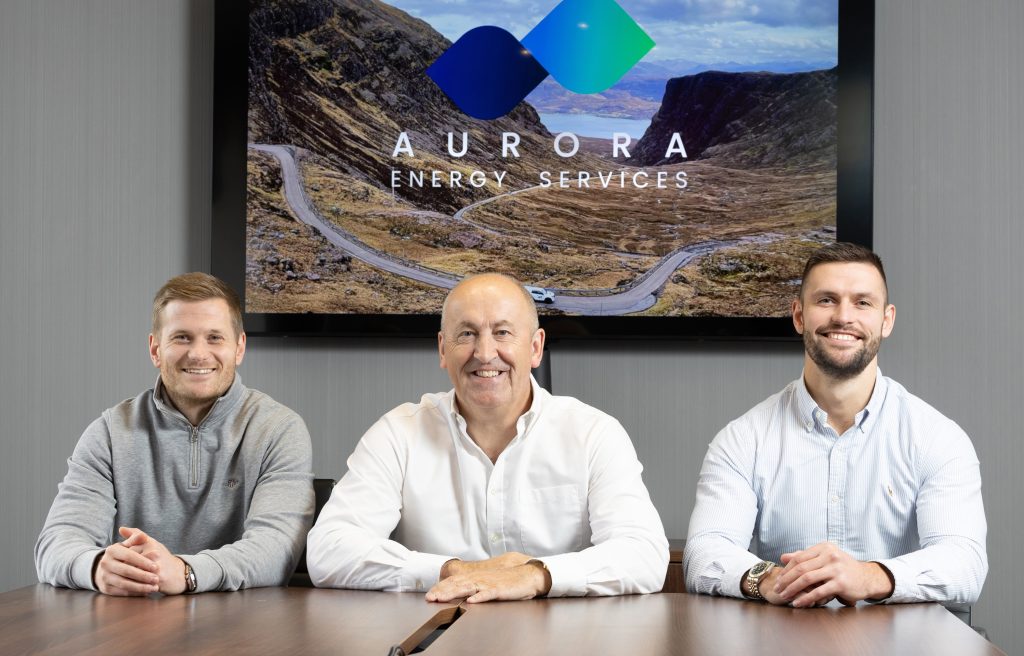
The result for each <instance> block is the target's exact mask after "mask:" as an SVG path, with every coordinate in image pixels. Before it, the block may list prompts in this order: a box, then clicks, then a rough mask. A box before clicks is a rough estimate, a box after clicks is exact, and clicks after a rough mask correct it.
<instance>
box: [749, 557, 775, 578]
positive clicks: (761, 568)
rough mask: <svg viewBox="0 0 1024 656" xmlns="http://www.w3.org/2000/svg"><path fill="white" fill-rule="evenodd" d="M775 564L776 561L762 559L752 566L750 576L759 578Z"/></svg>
mask: <svg viewBox="0 0 1024 656" xmlns="http://www.w3.org/2000/svg"><path fill="white" fill-rule="evenodd" d="M774 566H775V563H770V562H768V561H766V560H762V561H761V562H759V563H758V564H756V565H754V566H753V567H751V568H750V576H751V577H752V578H757V577H759V576H761V575H763V574H764V573H765V572H767V571H768V570H769V569H771V568H772V567H774Z"/></svg>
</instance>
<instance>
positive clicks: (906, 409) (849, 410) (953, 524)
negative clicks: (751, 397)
mask: <svg viewBox="0 0 1024 656" xmlns="http://www.w3.org/2000/svg"><path fill="white" fill-rule="evenodd" d="M895 318H896V308H895V307H894V306H893V305H891V304H890V303H889V301H888V290H887V288H886V281H885V271H884V269H883V268H882V263H881V261H880V260H879V259H878V256H877V255H875V254H874V253H872V252H871V251H870V250H868V249H866V248H863V247H861V246H856V245H853V244H845V243H837V244H834V245H830V246H827V247H825V248H823V249H821V250H819V251H817V252H816V253H815V254H813V255H812V256H811V258H810V259H809V260H808V262H807V265H806V267H805V268H804V277H803V284H802V286H801V289H800V296H799V298H798V299H797V300H795V301H794V302H793V324H794V325H795V326H796V330H797V332H799V333H800V334H802V335H803V340H804V351H805V355H804V371H803V376H801V378H799V379H798V380H796V381H794V382H792V383H790V384H789V385H788V386H787V387H786V388H785V389H783V390H782V391H781V392H779V393H778V394H775V395H774V396H771V397H769V398H768V399H767V400H765V401H764V402H762V403H760V404H759V405H757V406H755V407H754V408H753V409H751V410H750V411H749V412H747V413H746V414H745V415H743V416H742V417H740V418H739V419H737V420H735V421H733V422H732V423H730V424H729V425H728V426H726V427H725V428H724V429H723V430H722V431H721V432H720V433H719V434H718V435H717V436H716V437H715V439H714V441H713V442H712V443H711V445H710V447H709V448H708V453H707V455H706V456H705V458H704V464H703V466H702V468H701V472H700V479H699V481H698V484H697V502H696V505H695V507H694V509H693V515H692V517H691V518H690V530H689V535H688V536H687V541H686V552H685V556H684V568H685V571H686V587H687V590H689V591H690V592H701V593H706V594H716V595H728V596H733V597H741V598H742V597H746V598H750V599H763V600H765V601H767V602H769V603H773V604H792V605H793V606H814V605H823V604H825V603H828V602H829V601H831V600H832V599H838V600H839V601H841V602H842V603H844V604H848V605H852V604H854V603H856V602H858V601H861V600H868V601H886V602H907V601H944V602H966V603H973V602H974V601H976V600H977V598H978V595H979V594H980V592H981V587H982V584H983V583H984V581H985V575H986V574H987V572H988V558H987V556H986V554H985V533H986V530H987V527H986V523H985V510H984V507H983V505H982V499H981V474H980V471H979V464H978V458H977V456H976V455H975V452H974V447H973V446H972V445H971V441H970V439H969V438H968V437H967V435H966V434H965V433H964V431H963V430H961V428H960V427H959V426H957V425H956V424H955V423H954V422H953V421H951V420H950V419H947V418H946V417H944V416H943V415H942V414H940V413H939V412H938V411H937V410H935V409H934V408H932V407H931V406H929V405H928V404H927V403H925V402H924V401H922V400H921V399H919V398H917V397H916V396H914V395H912V394H910V393H909V392H907V390H906V389H904V388H903V386H902V385H900V384H899V383H897V382H895V381H894V380H892V379H889V378H886V377H885V376H883V375H882V374H881V372H880V371H879V369H878V357H877V356H878V349H879V346H880V344H881V341H882V340H883V339H884V338H886V337H888V336H889V334H890V333H891V332H892V329H893V322H894V321H895Z"/></svg>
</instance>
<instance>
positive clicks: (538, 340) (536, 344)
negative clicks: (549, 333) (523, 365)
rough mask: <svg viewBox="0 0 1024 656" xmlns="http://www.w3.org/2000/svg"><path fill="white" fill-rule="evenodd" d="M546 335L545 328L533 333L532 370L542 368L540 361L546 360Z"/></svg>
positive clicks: (531, 348) (531, 344)
mask: <svg viewBox="0 0 1024 656" xmlns="http://www.w3.org/2000/svg"><path fill="white" fill-rule="evenodd" d="M545 336H546V335H545V333H544V329H543V328H538V329H537V330H536V331H535V332H534V333H533V339H531V340H530V368H531V369H536V368H537V367H539V366H540V361H541V360H543V359H544V338H545Z"/></svg>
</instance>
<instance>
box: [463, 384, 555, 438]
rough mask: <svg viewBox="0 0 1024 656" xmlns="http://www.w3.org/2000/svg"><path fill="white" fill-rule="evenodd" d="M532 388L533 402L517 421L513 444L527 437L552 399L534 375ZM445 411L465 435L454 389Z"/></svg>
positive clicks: (464, 419)
mask: <svg viewBox="0 0 1024 656" xmlns="http://www.w3.org/2000/svg"><path fill="white" fill-rule="evenodd" d="M530 388H531V389H532V390H533V395H532V396H533V400H532V401H530V407H529V408H527V409H526V412H524V413H523V414H521V415H520V416H519V418H518V419H517V420H516V439H515V440H513V442H515V441H516V440H518V439H519V438H521V437H523V436H524V435H526V433H527V432H528V431H529V429H530V427H531V426H533V425H534V424H535V423H536V421H537V417H539V416H540V413H541V410H543V408H544V406H545V405H547V403H548V399H549V398H551V394H549V393H548V391H547V390H546V389H544V388H543V387H541V386H540V385H539V384H538V383H537V379H536V378H534V377H533V374H530ZM445 409H446V410H447V411H448V416H449V417H451V420H452V422H453V424H454V425H455V426H456V427H458V428H459V432H460V433H465V432H466V418H465V417H463V416H462V415H461V414H459V407H458V405H457V404H456V403H455V390H454V389H452V391H451V392H449V393H448V399H447V400H446V401H445Z"/></svg>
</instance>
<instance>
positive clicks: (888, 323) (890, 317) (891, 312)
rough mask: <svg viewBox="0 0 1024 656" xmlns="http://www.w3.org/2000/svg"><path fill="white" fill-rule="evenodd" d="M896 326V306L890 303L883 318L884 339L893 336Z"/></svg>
mask: <svg viewBox="0 0 1024 656" xmlns="http://www.w3.org/2000/svg"><path fill="white" fill-rule="evenodd" d="M894 325H896V306H895V305H893V304H892V303H890V304H889V305H888V306H886V308H885V314H884V315H883V316H882V339H885V338H886V337H888V336H889V335H891V334H892V328H893V326H894Z"/></svg>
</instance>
